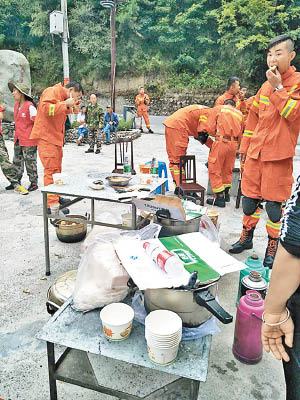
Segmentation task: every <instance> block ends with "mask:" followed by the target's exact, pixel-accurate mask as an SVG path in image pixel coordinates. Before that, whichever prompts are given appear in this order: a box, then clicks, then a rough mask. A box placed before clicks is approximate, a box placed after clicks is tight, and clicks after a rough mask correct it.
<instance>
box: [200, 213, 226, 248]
mask: <svg viewBox="0 0 300 400" xmlns="http://www.w3.org/2000/svg"><path fill="white" fill-rule="evenodd" d="M199 232H200V233H202V235H203V236H205V237H206V238H207V239H209V240H210V241H211V242H214V243H218V244H219V246H220V244H221V242H220V235H219V232H218V230H217V228H216V227H215V225H214V224H213V223H212V221H211V219H210V218H209V217H208V216H207V215H206V214H204V215H202V217H201V222H200V225H199Z"/></svg>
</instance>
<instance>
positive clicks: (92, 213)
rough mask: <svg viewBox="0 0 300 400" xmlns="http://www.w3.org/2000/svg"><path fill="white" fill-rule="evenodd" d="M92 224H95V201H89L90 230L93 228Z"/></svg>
mask: <svg viewBox="0 0 300 400" xmlns="http://www.w3.org/2000/svg"><path fill="white" fill-rule="evenodd" d="M94 222H95V200H94V199H91V223H92V229H93V228H94Z"/></svg>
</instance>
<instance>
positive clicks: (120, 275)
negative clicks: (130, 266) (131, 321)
mask: <svg viewBox="0 0 300 400" xmlns="http://www.w3.org/2000/svg"><path fill="white" fill-rule="evenodd" d="M128 279H129V275H128V274H127V272H126V270H125V269H124V268H123V266H122V265H121V264H120V261H119V259H118V257H117V254H116V252H115V248H114V246H113V243H112V242H109V241H106V242H103V241H99V242H97V241H93V243H91V244H90V245H89V246H88V247H87V249H86V251H85V252H84V253H83V255H82V256H81V261H80V264H79V267H78V273H77V278H76V284H75V289H74V293H73V307H74V308H75V309H76V310H78V311H88V310H93V309H94V308H99V307H103V306H105V305H106V304H110V303H114V302H118V301H121V300H123V299H124V298H125V297H126V296H127V293H128V286H127V282H128Z"/></svg>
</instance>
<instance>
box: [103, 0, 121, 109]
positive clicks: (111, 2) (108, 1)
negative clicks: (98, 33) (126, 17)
mask: <svg viewBox="0 0 300 400" xmlns="http://www.w3.org/2000/svg"><path fill="white" fill-rule="evenodd" d="M123 2H125V0H100V4H101V6H102V7H105V8H110V33H111V49H110V57H111V72H110V75H111V76H110V101H111V106H112V108H113V111H115V108H116V7H117V3H123Z"/></svg>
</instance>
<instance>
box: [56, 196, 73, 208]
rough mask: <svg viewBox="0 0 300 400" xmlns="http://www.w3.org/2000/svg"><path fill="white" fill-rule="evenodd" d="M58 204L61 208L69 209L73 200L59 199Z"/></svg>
mask: <svg viewBox="0 0 300 400" xmlns="http://www.w3.org/2000/svg"><path fill="white" fill-rule="evenodd" d="M58 202H59V204H60V205H61V206H63V207H68V206H69V205H70V203H71V200H70V199H65V198H64V197H59V200H58Z"/></svg>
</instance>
